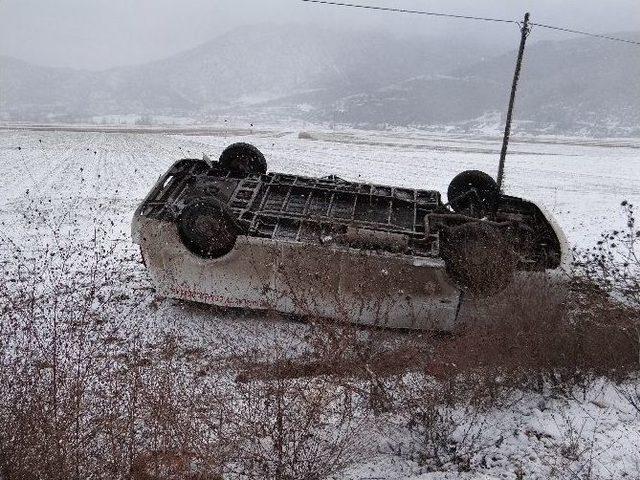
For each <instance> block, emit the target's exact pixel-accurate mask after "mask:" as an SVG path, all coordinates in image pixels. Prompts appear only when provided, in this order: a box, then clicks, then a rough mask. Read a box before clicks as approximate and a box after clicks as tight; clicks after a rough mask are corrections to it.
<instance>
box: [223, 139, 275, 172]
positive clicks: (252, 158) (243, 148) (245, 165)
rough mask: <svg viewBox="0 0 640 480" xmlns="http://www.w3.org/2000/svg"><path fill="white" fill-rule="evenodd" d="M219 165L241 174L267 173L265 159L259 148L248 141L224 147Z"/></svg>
mask: <svg viewBox="0 0 640 480" xmlns="http://www.w3.org/2000/svg"><path fill="white" fill-rule="evenodd" d="M220 165H221V166H222V167H224V168H226V169H228V170H229V171H231V172H232V173H236V174H241V175H247V174H250V173H259V174H262V173H267V160H266V159H265V158H264V155H263V154H262V152H260V150H258V149H257V148H256V147H254V146H253V145H251V144H249V143H234V144H231V145H229V146H228V147H227V148H225V150H224V151H223V152H222V155H220Z"/></svg>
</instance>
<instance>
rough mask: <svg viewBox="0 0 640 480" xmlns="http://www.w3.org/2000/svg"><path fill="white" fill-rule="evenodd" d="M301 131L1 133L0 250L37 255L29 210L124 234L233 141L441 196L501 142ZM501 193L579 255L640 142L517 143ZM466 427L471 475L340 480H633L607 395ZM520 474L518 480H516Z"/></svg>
mask: <svg viewBox="0 0 640 480" xmlns="http://www.w3.org/2000/svg"><path fill="white" fill-rule="evenodd" d="M308 131H309V132H310V133H311V135H312V137H313V139H312V140H310V139H299V138H298V133H299V131H298V130H293V129H292V130H289V131H287V130H284V129H264V130H255V131H253V132H251V131H250V130H225V129H223V128H220V129H217V128H210V129H208V130H207V131H206V132H204V133H206V135H202V133H203V131H198V130H194V131H189V132H184V131H182V132H179V133H177V134H176V133H175V132H173V133H172V132H156V133H131V132H128V133H127V132H113V131H110V132H82V131H77V132H71V131H26V130H0V166H2V182H1V183H2V188H1V190H0V238H4V239H5V240H10V241H12V242H13V243H15V245H17V246H19V247H20V248H22V249H26V250H28V248H29V245H30V244H32V243H35V242H37V241H38V238H37V237H38V235H39V230H37V226H35V225H32V224H30V223H29V220H28V219H25V218H23V213H24V212H25V211H26V210H27V209H28V208H32V207H33V205H37V208H39V209H40V210H41V211H46V212H47V215H50V218H51V222H52V224H53V225H54V226H59V227H60V228H67V227H69V226H70V224H72V223H73V227H74V228H76V229H77V230H78V235H79V237H81V236H83V235H91V233H92V231H93V227H94V226H95V225H101V226H105V225H110V224H111V223H112V222H113V228H114V231H115V232H118V231H121V232H123V233H124V234H126V233H127V232H128V228H129V222H130V219H131V216H132V214H133V210H134V209H135V207H136V205H137V203H138V202H139V201H140V199H141V198H142V197H143V196H144V195H145V194H146V193H147V191H148V190H149V188H150V187H151V185H152V184H153V183H154V182H155V180H156V179H157V177H158V176H159V175H160V174H162V173H163V172H164V171H165V170H166V169H167V168H168V167H169V165H170V164H171V163H172V162H173V161H175V160H177V159H179V158H183V157H201V156H202V154H203V153H206V154H208V155H209V156H211V157H212V158H215V157H217V156H218V155H219V153H220V152H221V151H222V149H223V148H224V147H225V146H226V145H228V144H230V143H233V142H236V141H246V142H250V143H253V144H255V145H256V146H258V147H259V148H260V149H261V150H262V151H263V152H264V154H265V156H266V157H267V160H268V162H269V168H270V170H274V171H283V172H290V173H295V174H304V175H313V176H316V175H326V174H337V175H339V176H341V177H344V178H346V179H353V180H363V181H371V182H376V183H383V184H395V185H401V186H407V187H417V188H434V189H438V190H440V191H442V192H446V187H447V185H448V182H449V181H450V180H451V178H453V176H455V174H457V173H459V172H460V171H462V170H465V169H481V170H484V171H486V172H488V173H490V174H492V175H493V174H495V172H496V170H497V159H498V156H499V148H500V143H499V140H498V139H495V138H489V137H487V138H480V137H478V138H466V137H464V138H463V137H456V136H436V135H432V134H425V133H423V132H416V131H410V130H402V131H395V132H364V131H356V130H340V131H332V130H326V129H317V130H314V129H309V130H308ZM185 133H188V134H185ZM506 191H507V193H509V194H512V195H516V196H521V197H524V198H526V199H532V200H535V201H537V202H539V203H540V204H542V205H544V206H546V207H547V208H548V209H549V210H550V211H551V212H552V213H553V214H554V215H555V217H556V218H557V220H558V221H559V223H560V225H561V226H562V227H563V228H564V230H565V232H566V234H567V236H568V238H569V241H570V242H571V243H572V244H574V245H578V246H580V247H589V246H591V245H593V243H594V242H595V241H596V240H597V237H598V236H599V234H600V233H601V232H602V231H605V230H610V229H613V228H619V227H621V222H622V218H621V215H620V210H619V204H620V202H621V201H622V200H628V201H631V202H634V203H636V204H637V203H640V140H637V139H629V140H610V141H607V140H597V141H595V140H594V141H589V140H584V139H579V140H576V139H566V138H556V137H547V138H534V139H529V140H524V139H522V140H518V139H516V140H515V141H513V142H512V144H511V149H510V155H509V158H508V163H507V168H506ZM29 205H31V207H29ZM11 248H14V247H12V246H10V245H9V243H8V242H7V241H5V242H4V243H2V242H0V262H2V261H3V255H8V254H9V253H10V251H11ZM5 258H6V257H5ZM162 308H164V310H163V311H165V312H166V315H165V316H166V317H167V318H171V321H172V322H174V323H175V322H178V323H179V324H181V325H183V326H184V325H188V324H189V323H196V322H197V324H198V325H199V327H198V328H197V329H195V330H196V331H198V332H199V333H200V334H202V333H203V332H205V333H206V334H208V336H209V337H210V338H211V339H215V338H217V337H219V335H220V334H221V332H222V331H225V332H226V334H227V335H228V336H229V337H236V338H238V337H241V336H242V335H253V336H255V337H258V338H259V337H261V336H263V335H264V334H265V333H266V332H267V331H273V329H274V327H273V325H272V324H270V323H269V322H268V321H267V320H262V319H260V318H254V319H253V320H254V322H252V323H251V326H250V327H249V326H248V325H247V322H245V321H243V320H245V319H244V318H238V315H237V314H233V315H230V316H229V317H225V318H217V319H216V320H217V321H216V322H215V326H213V325H212V326H211V327H210V328H209V327H207V325H206V324H207V321H210V320H211V319H207V318H206V311H201V310H198V309H195V310H194V311H192V312H190V313H189V312H188V311H187V312H185V311H182V313H181V315H180V318H179V319H176V317H175V315H173V313H175V307H174V306H172V305H170V304H169V305H165V306H164V307H162ZM162 308H161V310H162ZM256 317H259V315H256ZM168 321H169V320H168ZM231 331H234V332H235V334H231V333H230V332H231ZM390 335H391V333H390ZM476 421H477V422H478V423H474V424H473V425H469V427H470V428H480V429H481V434H480V435H479V436H478V437H477V442H478V445H479V446H481V448H480V447H479V448H478V453H477V454H476V456H475V457H474V458H475V459H476V461H477V463H478V465H483V467H482V468H483V470H482V471H483V472H485V473H483V474H482V475H479V474H477V473H476V474H472V473H469V474H459V473H451V474H448V475H447V474H444V473H437V474H436V473H425V472H422V470H421V467H419V466H417V465H416V464H413V463H412V462H410V461H406V460H405V459H403V458H401V457H398V456H396V455H394V454H392V453H390V452H389V451H381V452H380V454H379V455H375V456H373V457H372V458H370V459H369V460H368V461H365V460H363V462H362V463H360V464H359V465H358V466H356V467H354V468H352V469H351V470H350V472H349V474H348V475H347V478H354V479H355V478H357V479H374V478H375V479H396V478H398V479H399V478H410V477H411V478H414V477H415V479H416V480H417V479H420V480H427V479H429V480H431V479H444V478H447V479H453V478H484V479H489V478H548V477H550V476H554V478H590V477H588V476H586V474H587V473H588V472H591V474H596V473H597V475H598V476H594V477H593V478H640V473H639V472H640V464H639V462H640V454H639V453H638V452H640V419H639V417H638V411H636V410H634V409H633V408H631V407H630V405H629V403H628V402H627V401H626V400H624V398H623V397H622V396H621V395H620V392H619V390H618V389H616V388H614V387H613V386H612V385H610V384H603V385H600V386H599V387H598V388H595V389H592V390H590V391H589V392H587V393H586V395H583V396H581V397H579V398H576V399H573V400H558V399H551V400H549V399H543V398H542V397H536V396H532V395H525V396H522V397H521V398H518V399H516V400H514V404H513V405H512V406H510V407H509V408H503V409H500V410H498V411H494V412H489V413H488V414H486V415H484V416H483V418H482V419H481V420H479V421H478V420H477V419H476ZM563 452H564V453H563ZM519 469H520V470H519ZM589 469H591V470H589ZM519 471H522V472H523V474H525V476H524V477H518V476H517V475H518V473H517V472H519ZM461 475H463V476H461ZM464 475H466V476H464Z"/></svg>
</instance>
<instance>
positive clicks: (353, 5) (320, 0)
mask: <svg viewBox="0 0 640 480" xmlns="http://www.w3.org/2000/svg"><path fill="white" fill-rule="evenodd" d="M301 1H303V2H307V3H320V4H323V5H333V6H337V7H351V8H364V9H366V10H379V11H382V12H396V13H413V14H417V15H431V16H433V17H449V18H462V19H465V20H482V21H485V22H502V23H518V22H516V21H515V20H506V19H504V18H489V17H473V16H471V15H455V14H453V13H438V12H427V11H423V10H407V9H404V8H391V7H378V6H375V5H360V4H356V3H342V2H330V1H325V0H301Z"/></svg>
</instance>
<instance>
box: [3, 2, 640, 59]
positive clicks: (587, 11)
mask: <svg viewBox="0 0 640 480" xmlns="http://www.w3.org/2000/svg"><path fill="white" fill-rule="evenodd" d="M352 2H353V3H366V4H371V5H384V6H393V7H402V8H410V9H421V10H432V11H442V12H450V13H460V14H470V15H481V16H495V17H501V18H514V19H517V18H521V17H522V15H523V13H524V12H525V11H527V10H528V11H530V12H531V14H532V16H533V19H534V21H537V22H540V23H552V24H556V25H561V26H568V27H571V28H575V29H585V30H591V31H595V32H616V31H627V30H639V29H640V0H386V1H385V0H352ZM265 22H269V23H291V22H304V23H314V24H324V25H336V26H340V27H344V28H357V29H359V28H362V29H369V28H379V29H386V30H389V31H392V32H396V33H398V34H413V33H426V34H437V35H440V34H456V35H460V34H462V32H468V33H469V34H470V35H484V34H491V35H492V38H494V39H495V40H499V41H501V40H502V39H503V38H504V39H505V42H507V43H509V42H512V41H513V39H514V37H517V31H515V27H514V26H513V25H500V24H493V23H481V24H480V23H475V22H466V21H463V20H459V21H456V20H445V19H439V18H433V17H423V16H410V15H403V14H388V13H380V12H370V11H364V10H352V9H347V8H338V7H328V6H322V5H314V4H309V3H302V2H300V1H299V0H0V53H2V54H5V55H11V56H14V57H18V58H21V59H24V60H27V61H30V62H33V63H37V64H41V65H54V66H69V67H75V68H90V69H101V68H108V67H112V66H118V65H127V64H135V63H141V62H145V61H150V60H155V59H158V58H163V57H166V56H168V55H171V54H173V53H177V52H179V51H182V50H186V49H188V48H190V47H193V46H195V45H198V44H201V43H203V42H205V41H207V40H209V39H211V38H214V37H216V36H219V35H222V34H224V32H225V31H228V30H229V29H232V28H236V27H239V26H243V25H247V26H249V25H253V24H257V23H265ZM551 35H553V34H551V33H550V32H545V31H540V30H539V31H537V32H535V35H534V36H533V37H532V39H533V40H539V39H546V38H550V36H551ZM553 38H557V37H553Z"/></svg>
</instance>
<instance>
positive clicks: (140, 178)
mask: <svg viewBox="0 0 640 480" xmlns="http://www.w3.org/2000/svg"><path fill="white" fill-rule="evenodd" d="M190 133H198V131H192V132H190ZM207 133H209V135H207V136H197V135H171V134H162V133H158V134H136V133H114V132H109V133H103V132H55V131H11V130H4V131H0V162H1V163H2V178H3V190H2V195H0V208H2V212H3V214H4V215H7V214H8V213H9V212H11V211H12V210H13V211H14V213H15V210H18V211H19V207H20V205H21V204H22V202H24V201H25V200H26V199H27V198H46V199H47V201H48V200H49V199H51V200H52V202H56V203H57V204H59V205H60V206H61V208H72V209H74V210H75V211H77V210H78V209H80V210H85V211H87V212H88V210H89V208H91V207H95V206H97V205H100V204H102V205H103V207H104V206H107V207H108V208H106V209H101V211H100V212H99V213H100V214H101V215H103V217H104V216H107V217H108V218H109V219H111V220H113V221H114V222H116V223H117V224H118V225H120V226H126V224H127V222H128V221H129V219H130V217H131V213H132V211H133V208H134V206H135V204H136V203H137V202H138V201H139V200H140V199H141V198H142V197H143V196H144V195H145V194H146V192H147V191H148V189H149V188H150V186H151V185H152V184H153V182H154V181H155V180H156V179H157V177H158V176H159V175H160V174H161V173H162V172H163V171H164V170H166V168H167V167H168V166H169V165H170V164H171V163H172V162H173V161H175V160H176V159H179V158H181V157H185V156H196V157H200V156H201V155H202V154H203V153H207V154H208V155H209V156H211V157H212V158H216V157H217V156H218V155H219V154H220V152H221V151H222V149H223V148H224V147H225V146H226V145H228V144H230V143H232V142H235V141H248V142H251V143H254V144H255V145H257V146H258V147H259V148H260V149H261V150H262V151H263V152H264V153H265V155H266V157H267V159H268V162H269V168H270V169H271V170H275V171H285V172H291V173H295V174H306V175H325V174H330V173H334V174H337V175H339V176H342V177H344V178H347V179H358V180H366V181H371V182H378V183H392V184H396V185H401V186H408V187H420V188H434V189H438V190H440V191H442V192H446V187H447V185H448V182H449V181H450V180H451V178H453V176H454V175H455V174H456V173H459V172H460V171H462V170H465V169H471V168H474V169H481V170H484V171H486V172H488V173H490V174H495V172H496V171H497V159H498V156H499V148H500V143H499V140H498V139H495V138H461V137H456V136H435V135H431V134H423V133H420V132H412V131H401V132H392V133H389V132H387V133H384V132H382V133H380V132H363V131H351V130H350V131H330V130H324V131H319V132H315V131H313V130H311V133H312V135H313V137H314V138H315V139H316V140H302V139H298V131H286V130H261V131H255V132H254V133H250V131H248V130H245V131H241V130H224V129H209V131H208V132H207ZM505 178H506V180H505V188H506V192H507V193H509V194H513V195H517V196H521V197H524V198H527V199H532V200H535V201H537V202H539V203H540V204H542V205H544V206H546V207H547V208H548V209H549V210H550V211H551V212H552V213H553V214H554V215H555V216H556V217H557V219H558V221H559V222H560V224H561V225H562V227H563V228H564V230H565V232H566V234H567V236H568V238H569V240H570V241H571V242H572V243H573V244H577V245H581V246H589V245H591V244H593V241H594V240H595V239H596V237H597V236H598V235H599V233H600V232H601V231H603V230H608V229H612V228H615V227H619V226H620V222H621V218H620V215H619V209H618V205H619V204H620V202H621V201H622V200H629V201H632V202H636V203H637V202H638V200H640V140H637V139H634V140H615V141H614V140H611V141H606V140H598V141H586V140H572V139H563V138H555V137H547V138H545V139H542V140H541V139H532V140H529V141H524V140H522V141H518V139H516V140H514V141H513V142H512V143H511V149H510V155H509V158H508V161H507V167H506V177H505ZM27 192H28V193H27Z"/></svg>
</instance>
